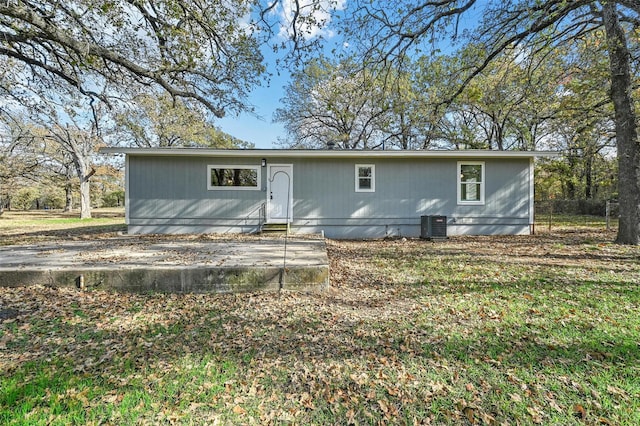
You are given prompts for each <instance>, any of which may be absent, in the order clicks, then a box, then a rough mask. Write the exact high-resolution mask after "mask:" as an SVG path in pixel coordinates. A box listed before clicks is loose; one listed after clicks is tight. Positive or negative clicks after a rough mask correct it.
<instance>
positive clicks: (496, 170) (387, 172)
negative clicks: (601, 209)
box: [128, 156, 530, 238]
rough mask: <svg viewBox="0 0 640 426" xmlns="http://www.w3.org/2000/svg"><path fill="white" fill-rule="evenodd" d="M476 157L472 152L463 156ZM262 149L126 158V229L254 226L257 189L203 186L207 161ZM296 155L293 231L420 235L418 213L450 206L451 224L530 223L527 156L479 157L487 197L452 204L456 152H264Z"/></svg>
mask: <svg viewBox="0 0 640 426" xmlns="http://www.w3.org/2000/svg"><path fill="white" fill-rule="evenodd" d="M473 160H475V159H473V158H469V161H473ZM260 161H261V158H258V157H256V158H252V159H234V160H233V161H232V160H230V159H226V158H225V159H217V158H210V157H174V158H170V157H150V156H141V157H136V156H130V158H129V171H128V173H129V176H128V178H129V194H128V198H129V200H128V201H129V208H128V212H129V217H128V221H129V229H130V231H131V232H134V233H135V232H180V233H185V232H187V233H188V232H194V233H201V232H255V231H257V230H258V229H259V211H260V207H261V205H262V204H263V203H264V202H265V201H266V179H267V177H266V176H265V175H266V168H262V169H261V182H262V184H261V188H260V190H239V191H236V190H225V191H220V190H218V191H209V190H207V165H210V164H239V165H240V164H242V165H259V164H260ZM267 161H268V162H269V163H271V164H293V216H294V218H293V223H292V229H293V231H294V232H300V233H311V232H314V233H319V232H324V233H325V235H327V236H328V237H332V238H368V237H384V236H418V235H419V234H420V216H423V215H446V216H447V217H448V233H449V234H450V235H454V234H522V233H528V232H529V213H530V212H529V208H530V199H529V179H530V176H529V160H528V159H484V160H482V161H484V162H485V204H484V205H471V206H467V205H458V203H457V162H458V161H459V160H456V159H415V160H414V159H406V158H405V159H402V158H400V159H381V158H375V159H374V158H371V159H367V158H363V159H361V160H357V161H354V160H352V159H335V158H334V159H317V158H315V159H314V158H275V157H274V158H267ZM355 164H375V166H376V169H375V181H376V182H375V189H376V190H375V192H372V193H368V192H355V188H354V186H355Z"/></svg>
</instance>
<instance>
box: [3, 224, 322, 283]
mask: <svg viewBox="0 0 640 426" xmlns="http://www.w3.org/2000/svg"><path fill="white" fill-rule="evenodd" d="M33 284H41V285H48V286H54V287H59V286H79V287H80V286H81V287H86V288H102V289H113V290H117V291H133V292H145V291H160V292H178V293H186V292H217V293H224V292H242V291H254V290H278V289H285V290H303V291H317V290H322V289H325V288H327V287H328V285H329V260H328V257H327V251H326V244H325V242H324V240H323V239H320V238H300V237H289V238H288V239H287V240H286V257H285V238H284V237H282V236H280V237H268V238H267V237H258V236H255V237H246V236H243V237H238V238H206V237H193V236H192V237H188V236H186V237H185V236H170V235H167V236H122V237H117V238H108V239H99V240H95V241H89V240H78V241H65V242H61V243H56V244H53V243H43V244H33V245H20V246H0V286H11V287H14V286H23V285H33Z"/></svg>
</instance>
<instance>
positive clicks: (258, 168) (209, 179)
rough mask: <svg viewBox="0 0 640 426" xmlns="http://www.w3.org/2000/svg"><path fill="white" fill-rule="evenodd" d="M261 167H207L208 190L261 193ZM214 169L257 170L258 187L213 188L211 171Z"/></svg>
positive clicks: (216, 165)
mask: <svg viewBox="0 0 640 426" xmlns="http://www.w3.org/2000/svg"><path fill="white" fill-rule="evenodd" d="M261 168H262V167H260V165H255V166H252V165H248V164H210V165H208V166H207V190H209V191H259V190H260V187H261V182H262V179H261V175H260V169H261ZM213 169H244V170H255V171H256V173H257V179H256V186H213V185H211V170H213Z"/></svg>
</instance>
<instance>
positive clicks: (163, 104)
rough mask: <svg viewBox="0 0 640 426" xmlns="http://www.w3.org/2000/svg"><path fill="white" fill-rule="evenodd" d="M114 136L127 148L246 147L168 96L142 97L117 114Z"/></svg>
mask: <svg viewBox="0 0 640 426" xmlns="http://www.w3.org/2000/svg"><path fill="white" fill-rule="evenodd" d="M114 121H115V126H116V128H115V129H113V131H112V134H113V135H114V136H115V138H117V139H119V140H120V141H121V142H123V143H125V144H127V145H136V146H140V147H165V148H170V147H179V146H207V147H212V148H234V147H240V146H246V144H245V143H243V142H242V141H240V140H238V139H235V138H233V137H231V136H229V135H227V134H225V133H224V132H222V131H221V130H219V129H218V128H216V127H215V126H213V125H211V124H209V120H208V117H207V113H206V111H203V110H202V109H201V108H197V107H195V106H188V105H186V104H185V103H184V102H182V101H181V100H179V99H172V98H171V97H170V96H168V95H166V94H162V93H160V94H155V95H154V94H148V93H142V94H139V95H137V96H136V97H134V99H133V101H132V102H131V103H129V104H128V105H127V106H126V107H123V108H122V110H121V111H119V112H117V113H116V114H115V120H114Z"/></svg>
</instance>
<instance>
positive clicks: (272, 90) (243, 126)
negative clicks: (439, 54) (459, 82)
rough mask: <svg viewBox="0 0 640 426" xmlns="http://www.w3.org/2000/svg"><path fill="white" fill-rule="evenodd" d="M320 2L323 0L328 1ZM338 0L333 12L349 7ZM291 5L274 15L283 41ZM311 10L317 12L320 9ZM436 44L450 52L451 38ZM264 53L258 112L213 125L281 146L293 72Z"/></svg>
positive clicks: (465, 19) (325, 32) (316, 31)
mask: <svg viewBox="0 0 640 426" xmlns="http://www.w3.org/2000/svg"><path fill="white" fill-rule="evenodd" d="M299 1H300V4H301V5H302V7H303V8H304V7H307V6H308V5H309V4H311V3H312V1H311V0H299ZM316 1H317V0H316ZM320 1H321V2H322V1H326V0H320ZM336 1H337V3H335V4H334V5H338V6H337V7H338V10H337V11H336V10H333V14H340V13H341V12H342V11H343V10H344V9H345V8H346V7H347V3H348V0H336ZM292 4H293V3H292V0H282V2H281V3H280V5H281V6H280V7H279V8H277V9H276V10H275V11H274V13H273V15H272V17H273V18H274V19H275V20H276V21H280V22H281V24H280V25H281V26H280V33H279V34H278V36H277V37H278V38H280V39H281V40H282V39H283V38H285V37H286V31H287V29H288V28H289V27H288V26H286V25H282V22H287V21H289V22H290V14H291V12H290V10H291V7H292ZM327 4H329V3H327ZM484 4H485V2H483V1H481V2H479V5H478V6H477V7H476V6H474V7H473V8H472V9H471V11H470V13H468V14H465V15H464V16H462V17H461V19H460V22H459V24H460V31H462V30H463V29H465V28H468V27H471V26H473V25H474V24H475V22H476V21H477V20H478V19H479V12H480V11H481V9H482V7H483V5H484ZM287 10H289V12H287ZM312 13H317V11H315V12H312ZM322 18H323V19H327V18H328V19H327V21H326V22H327V24H328V25H330V23H331V18H330V17H329V16H328V15H325V16H322ZM310 34H311V37H315V36H316V35H322V36H323V37H324V38H325V40H327V41H329V44H331V45H332V46H333V47H335V46H336V45H341V44H342V42H341V40H338V39H337V38H338V37H335V33H333V32H332V31H331V30H330V29H327V28H326V27H325V28H317V27H316V28H311V29H310ZM437 47H438V48H440V49H441V50H442V51H445V52H447V51H450V50H451V48H452V46H451V45H450V42H449V40H447V39H445V40H443V41H442V42H440V43H439V45H438V46H437ZM327 51H329V50H327ZM262 53H263V55H264V58H265V65H266V66H267V71H268V72H269V73H271V75H272V77H271V81H270V84H269V86H268V87H266V86H264V87H257V88H255V89H254V90H253V91H252V92H251V94H250V96H249V99H248V100H249V103H251V104H252V105H253V106H254V107H255V115H253V114H247V113H243V114H240V115H239V116H236V115H232V114H230V115H228V116H226V117H224V118H222V119H219V120H216V122H215V123H214V124H215V125H216V126H218V127H219V128H220V129H221V130H222V131H224V132H226V133H228V134H230V135H231V136H234V137H236V138H238V139H241V140H244V141H246V142H250V143H253V144H254V145H255V147H256V148H263V149H264V148H278V146H276V142H277V141H278V139H285V137H286V132H285V130H284V126H283V125H282V124H280V123H273V122H272V120H273V114H274V112H275V110H276V109H277V108H278V107H280V99H282V98H283V97H284V94H285V90H284V87H285V86H286V85H287V83H288V82H289V81H290V71H289V70H288V69H286V68H284V67H281V68H279V69H275V63H276V59H277V56H276V54H275V53H274V52H273V51H272V50H271V49H270V48H269V47H268V46H265V47H264V48H263V52H262ZM280 59H282V58H280Z"/></svg>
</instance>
